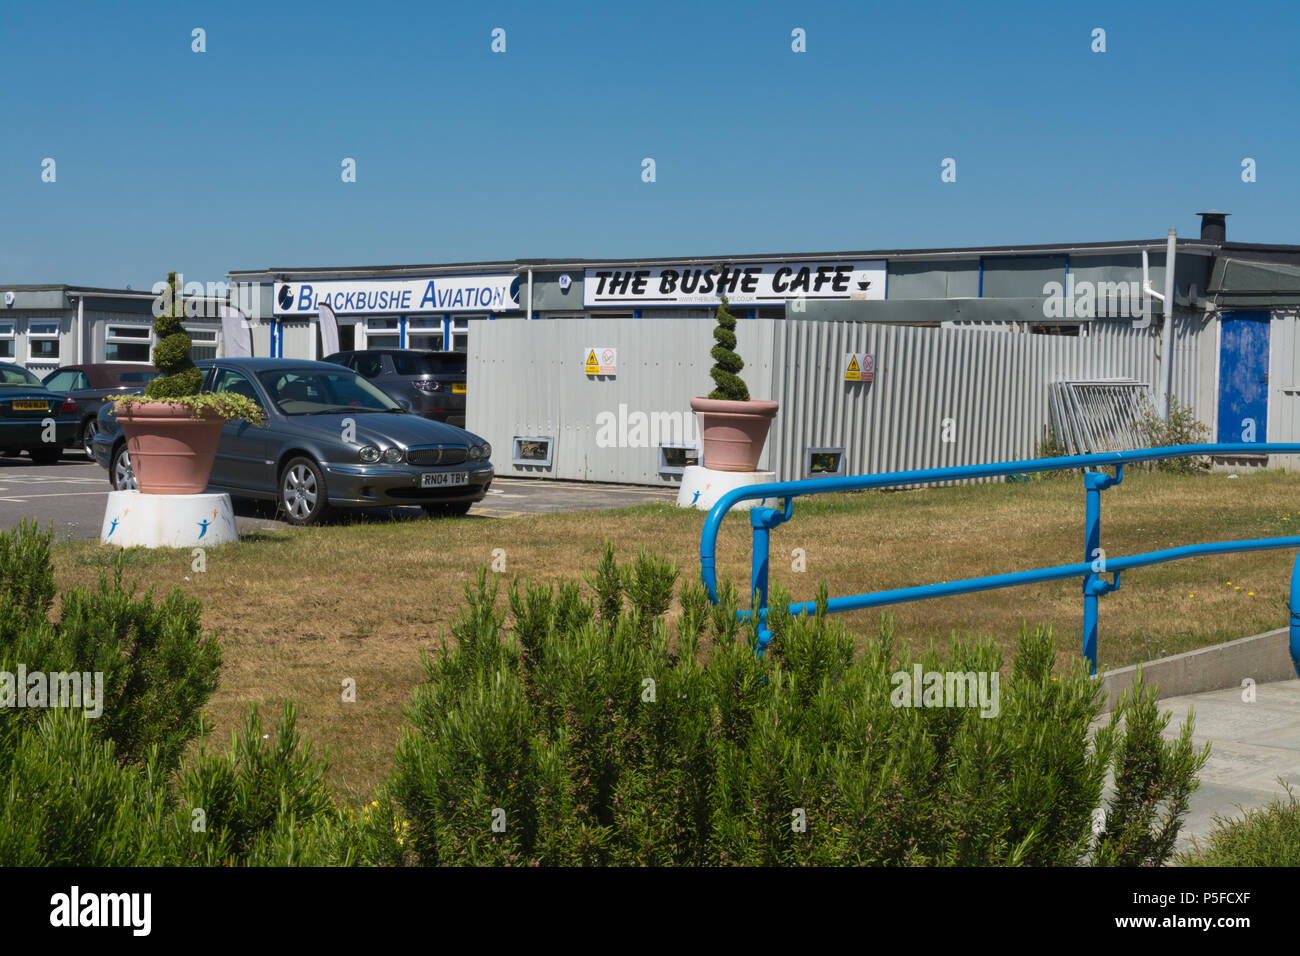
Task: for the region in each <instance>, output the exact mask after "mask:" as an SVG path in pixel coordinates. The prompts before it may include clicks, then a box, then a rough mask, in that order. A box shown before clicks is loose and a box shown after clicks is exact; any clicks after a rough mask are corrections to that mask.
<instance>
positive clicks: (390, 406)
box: [257, 369, 403, 415]
mask: <svg viewBox="0 0 1300 956" xmlns="http://www.w3.org/2000/svg"><path fill="white" fill-rule="evenodd" d="M257 377H258V379H259V380H260V381H261V383H262V386H263V387H264V388H265V389H266V391H267V393H268V394H269V395H270V396H271V401H273V402H275V407H276V408H278V409H280V411H282V412H283V413H284V414H286V415H331V414H338V413H340V412H349V413H350V412H392V411H402V410H403V409H402V406H400V405H398V404H397V403H396V402H395V401H393V400H392V399H391V398H389V397H388V396H387V395H385V394H384V393H383V392H381V391H380V390H379V389H377V388H375V386H373V385H371V384H370V383H369V382H367V381H366V380H365V379H364V378H362V377H361V376H359V375H358V374H357V373H356V372H353V371H350V370H348V369H339V370H338V371H337V372H336V371H324V370H321V369H275V370H272V371H268V372H260V373H258V376H257Z"/></svg>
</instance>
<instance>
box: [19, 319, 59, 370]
mask: <svg viewBox="0 0 1300 956" xmlns="http://www.w3.org/2000/svg"><path fill="white" fill-rule="evenodd" d="M62 324H63V323H61V322H60V321H59V320H58V319H34V318H31V317H29V318H28V319H27V364H28V365H30V364H32V363H33V362H35V363H36V364H37V365H50V364H53V365H54V367H55V368H57V367H58V366H59V363H60V362H61V361H62V359H61V358H60V356H61V354H62V352H63V342H62V340H61V334H62V330H61V326H62ZM46 325H53V326H54V331H53V332H36V331H34V330H33V328H32V326H46ZM32 342H53V343H54V354H53V355H52V356H51V355H41V356H34V355H33V354H32ZM15 351H17V349H15Z"/></svg>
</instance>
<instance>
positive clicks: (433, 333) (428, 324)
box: [406, 313, 446, 352]
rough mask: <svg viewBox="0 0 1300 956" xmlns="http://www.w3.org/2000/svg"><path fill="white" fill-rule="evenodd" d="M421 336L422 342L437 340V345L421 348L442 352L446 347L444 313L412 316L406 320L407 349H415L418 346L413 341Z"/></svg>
mask: <svg viewBox="0 0 1300 956" xmlns="http://www.w3.org/2000/svg"><path fill="white" fill-rule="evenodd" d="M416 336H419V337H420V338H421V339H422V340H427V339H431V338H432V339H435V340H436V343H437V344H435V345H432V346H420V348H421V349H423V348H426V347H427V348H429V350H430V351H433V352H440V351H442V350H443V348H444V347H445V345H446V343H445V342H444V341H443V325H442V313H437V314H431V315H412V316H408V317H407V319H406V347H407V348H408V349H413V348H415V347H416V346H415V345H414V344H412V340H413V339H414V338H415V337H416Z"/></svg>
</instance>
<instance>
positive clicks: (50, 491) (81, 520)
mask: <svg viewBox="0 0 1300 956" xmlns="http://www.w3.org/2000/svg"><path fill="white" fill-rule="evenodd" d="M110 490H111V489H110V488H109V485H108V473H107V472H106V471H105V470H104V469H103V468H101V467H99V466H98V465H96V464H95V463H94V462H92V461H88V460H87V459H86V457H85V456H84V455H82V454H81V453H80V452H69V453H68V454H67V456H66V457H65V458H64V459H63V461H60V462H58V463H57V464H54V465H33V464H32V462H31V459H29V458H27V457H25V456H24V457H22V458H0V528H3V529H5V530H8V529H9V528H13V527H16V526H17V525H18V522H19V521H21V520H22V519H23V518H35V519H36V521H37V522H38V523H39V524H40V525H41V527H45V526H47V525H49V524H50V523H51V522H53V525H54V534H55V537H56V538H60V539H72V540H84V539H93V538H97V537H99V531H100V527H101V524H102V522H103V520H104V504H105V498H106V497H107V495H108V493H109V491H110ZM675 495H676V493H675V491H674V490H673V489H671V488H662V489H660V488H633V487H628V486H626V485H587V484H581V483H574V482H555V481H542V480H528V479H524V480H521V479H518V478H497V479H495V480H494V481H493V482H492V487H491V489H490V490H489V491H488V494H487V497H486V498H484V499H483V501H481V502H479V503H478V504H476V505H475V506H474V507H473V508H472V509H471V510H470V516H471V517H473V516H479V517H483V518H516V517H521V516H524V515H534V514H556V513H560V512H568V511H595V510H600V509H604V508H626V507H628V506H630V505H638V504H646V503H648V502H652V501H672V500H673V499H674V498H675ZM233 503H234V506H235V523H236V524H237V525H238V527H239V530H240V532H241V533H243V532H249V531H256V530H262V529H268V528H288V527H290V525H289V524H287V523H286V522H283V521H279V520H277V519H276V515H275V507H274V506H273V505H272V504H271V503H270V502H261V501H251V500H247V499H240V498H235V499H233ZM423 516H424V512H422V511H421V510H420V509H419V508H379V509H374V510H373V511H370V512H367V513H366V514H365V515H364V516H359V518H360V520H388V519H392V518H395V519H398V520H408V519H409V520H420V519H421V518H423ZM330 520H339V518H338V517H335V518H332V519H330Z"/></svg>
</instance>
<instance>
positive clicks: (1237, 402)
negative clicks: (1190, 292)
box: [1218, 312, 1269, 442]
mask: <svg viewBox="0 0 1300 956" xmlns="http://www.w3.org/2000/svg"><path fill="white" fill-rule="evenodd" d="M1220 321H1221V322H1222V325H1221V327H1220V337H1219V436H1218V440H1219V441H1221V442H1262V441H1267V434H1268V427H1267V426H1268V322H1269V314H1268V313H1267V312H1227V313H1224V315H1223V317H1222V318H1221V320H1220Z"/></svg>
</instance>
